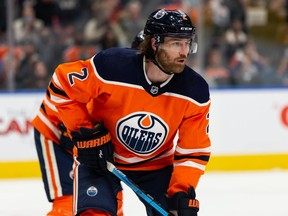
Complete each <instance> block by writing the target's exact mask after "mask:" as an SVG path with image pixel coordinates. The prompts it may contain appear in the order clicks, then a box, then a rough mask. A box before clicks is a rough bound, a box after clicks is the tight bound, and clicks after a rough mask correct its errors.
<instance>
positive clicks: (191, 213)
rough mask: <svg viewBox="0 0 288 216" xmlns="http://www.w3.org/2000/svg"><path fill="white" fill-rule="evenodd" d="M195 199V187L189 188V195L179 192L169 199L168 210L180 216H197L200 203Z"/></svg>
mask: <svg viewBox="0 0 288 216" xmlns="http://www.w3.org/2000/svg"><path fill="white" fill-rule="evenodd" d="M195 197H196V194H195V190H194V188H193V187H190V188H189V190H188V193H185V192H182V191H181V192H177V193H175V194H174V195H173V196H171V197H168V198H167V203H168V208H169V210H170V211H171V212H172V213H174V214H175V215H178V216H197V212H198V211H199V201H198V200H197V199H195Z"/></svg>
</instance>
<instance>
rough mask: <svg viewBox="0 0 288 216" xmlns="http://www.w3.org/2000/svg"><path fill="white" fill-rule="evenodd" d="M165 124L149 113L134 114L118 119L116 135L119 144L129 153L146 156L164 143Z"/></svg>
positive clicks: (165, 135) (166, 129) (166, 127)
mask: <svg viewBox="0 0 288 216" xmlns="http://www.w3.org/2000/svg"><path fill="white" fill-rule="evenodd" d="M168 130H169V128H168V126H167V124H166V123H165V122H164V121H163V120H162V119H161V118H160V117H159V116H157V115H155V114H153V113H149V112H136V113H132V114H130V115H129V116H125V117H124V118H122V119H120V120H119V121H118V122H117V125H116V134H117V138H118V140H119V142H120V143H122V144H123V145H124V146H125V147H126V148H128V149H129V150H130V151H132V152H134V153H136V154H140V155H148V154H151V153H153V152H155V151H156V150H157V149H158V148H159V147H160V146H161V145H162V143H164V141H165V139H166V137H167V134H168Z"/></svg>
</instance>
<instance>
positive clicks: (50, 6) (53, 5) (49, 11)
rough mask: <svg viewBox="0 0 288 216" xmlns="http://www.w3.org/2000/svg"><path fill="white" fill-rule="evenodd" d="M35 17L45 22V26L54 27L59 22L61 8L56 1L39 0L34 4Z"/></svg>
mask: <svg viewBox="0 0 288 216" xmlns="http://www.w3.org/2000/svg"><path fill="white" fill-rule="evenodd" d="M34 9H35V15H36V17H37V18H38V19H41V20H42V21H43V22H44V25H45V26H49V27H51V26H53V24H54V23H55V22H59V13H60V8H59V5H58V3H57V1H55V0H37V1H35V4H34Z"/></svg>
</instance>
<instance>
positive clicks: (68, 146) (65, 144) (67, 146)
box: [58, 123, 74, 154]
mask: <svg viewBox="0 0 288 216" xmlns="http://www.w3.org/2000/svg"><path fill="white" fill-rule="evenodd" d="M58 128H59V130H60V132H61V136H60V139H59V145H60V147H61V148H62V149H64V150H65V151H68V152H69V153H70V154H72V153H73V146H74V144H73V142H72V140H71V139H70V137H69V136H68V134H67V129H66V127H65V125H64V124H63V123H59V124H58Z"/></svg>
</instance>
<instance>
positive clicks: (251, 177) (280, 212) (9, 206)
mask: <svg viewBox="0 0 288 216" xmlns="http://www.w3.org/2000/svg"><path fill="white" fill-rule="evenodd" d="M123 186H124V192H125V193H124V199H125V201H124V202H125V205H124V212H125V215H126V216H145V211H144V208H143V205H142V204H141V203H140V202H139V200H138V198H137V197H136V196H135V195H134V193H133V191H131V190H130V189H129V188H127V187H126V186H125V185H123ZM197 198H198V199H199V200H200V212H199V214H198V215H199V216H288V170H273V171H259V172H258V171H257V172H207V173H206V174H205V175H204V176H203V177H202V178H201V180H200V183H199V185H198V188H197ZM50 207H51V204H49V203H48V202H47V201H46V197H45V193H44V189H43V185H42V182H41V180H40V179H32V180H31V179H21V180H14V179H13V180H0V216H45V213H47V212H48V211H49V209H50Z"/></svg>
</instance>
